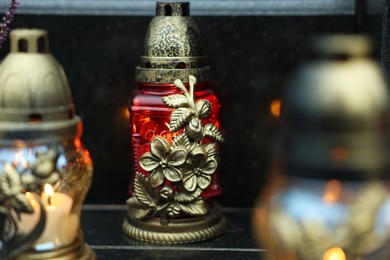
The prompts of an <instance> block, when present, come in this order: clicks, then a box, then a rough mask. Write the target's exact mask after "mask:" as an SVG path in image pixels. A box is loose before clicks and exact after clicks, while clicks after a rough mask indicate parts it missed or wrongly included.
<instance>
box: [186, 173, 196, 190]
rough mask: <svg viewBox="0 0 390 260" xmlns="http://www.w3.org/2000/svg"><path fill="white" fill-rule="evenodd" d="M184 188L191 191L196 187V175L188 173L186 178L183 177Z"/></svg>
mask: <svg viewBox="0 0 390 260" xmlns="http://www.w3.org/2000/svg"><path fill="white" fill-rule="evenodd" d="M183 183H184V188H185V189H186V190H187V191H189V192H192V191H194V190H195V189H196V176H195V174H192V175H189V176H188V177H187V178H184V181H183Z"/></svg>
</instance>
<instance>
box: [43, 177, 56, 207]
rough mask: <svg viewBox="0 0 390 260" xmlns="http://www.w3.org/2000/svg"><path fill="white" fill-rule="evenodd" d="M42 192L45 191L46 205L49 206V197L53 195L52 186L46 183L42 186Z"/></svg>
mask: <svg viewBox="0 0 390 260" xmlns="http://www.w3.org/2000/svg"><path fill="white" fill-rule="evenodd" d="M44 190H45V195H46V196H47V204H48V205H49V206H51V196H53V195H54V190H53V186H51V185H50V184H48V183H46V184H45V186H44Z"/></svg>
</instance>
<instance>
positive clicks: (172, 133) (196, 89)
mask: <svg viewBox="0 0 390 260" xmlns="http://www.w3.org/2000/svg"><path fill="white" fill-rule="evenodd" d="M156 12H157V14H156V17H154V19H153V20H152V21H151V23H150V25H149V28H148V32H147V36H146V42H145V53H144V56H141V64H140V66H139V67H137V68H136V81H137V84H138V90H136V91H135V93H134V95H133V97H132V98H131V100H130V107H129V110H130V115H131V116H130V128H131V145H132V151H133V170H134V173H135V174H134V177H133V180H132V183H131V185H130V193H131V195H132V197H131V198H130V199H129V200H128V202H127V204H128V206H129V212H128V216H127V218H126V220H125V222H124V224H123V230H124V232H125V233H126V234H127V235H129V236H131V237H134V238H136V239H139V240H144V241H148V242H155V243H188V242H195V241H201V240H205V239H209V238H212V237H214V236H217V235H219V234H221V233H222V232H223V231H224V230H225V228H226V222H225V219H224V217H223V215H222V213H221V211H220V208H219V206H218V205H217V204H216V203H215V202H213V201H212V200H211V198H212V197H214V196H216V195H218V194H219V193H220V192H221V191H220V186H219V184H218V181H217V175H216V169H217V165H218V163H219V158H218V145H217V142H222V141H223V137H222V135H221V133H220V132H219V111H220V108H219V103H218V100H217V98H216V96H215V95H214V93H213V91H212V90H211V89H210V87H209V85H210V84H209V75H210V67H209V66H208V65H207V59H206V57H205V56H204V52H203V47H202V44H201V37H200V33H199V30H198V27H197V25H196V24H195V22H194V20H193V19H192V18H191V17H190V16H189V3H177V2H175V3H157V8H156Z"/></svg>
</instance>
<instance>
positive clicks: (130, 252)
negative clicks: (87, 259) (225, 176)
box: [81, 205, 266, 260]
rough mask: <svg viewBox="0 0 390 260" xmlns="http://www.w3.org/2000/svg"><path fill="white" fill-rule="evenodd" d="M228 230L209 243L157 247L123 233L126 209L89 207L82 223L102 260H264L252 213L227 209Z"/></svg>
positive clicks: (87, 241) (86, 235) (244, 210)
mask: <svg viewBox="0 0 390 260" xmlns="http://www.w3.org/2000/svg"><path fill="white" fill-rule="evenodd" d="M223 212H224V214H225V217H226V219H227V221H228V230H227V231H226V233H225V234H223V235H222V236H220V237H217V238H214V239H212V240H209V241H205V242H199V243H192V244H186V245H156V244H150V243H144V242H140V241H136V240H134V239H132V238H129V237H127V236H125V235H124V234H123V233H122V231H121V225H122V222H123V220H124V218H125V216H126V209H125V207H123V206H110V205H102V206H88V205H87V206H85V207H84V208H83V211H82V217H81V224H82V228H83V231H84V236H85V242H86V243H87V244H88V245H89V246H90V247H91V248H92V249H93V250H94V251H95V253H96V255H97V257H98V259H118V260H119V259H262V256H264V255H265V254H266V251H265V250H261V249H258V248H256V246H255V244H254V242H253V240H252V235H251V229H250V221H251V219H250V218H251V211H250V209H246V208H223Z"/></svg>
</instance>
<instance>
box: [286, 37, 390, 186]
mask: <svg viewBox="0 0 390 260" xmlns="http://www.w3.org/2000/svg"><path fill="white" fill-rule="evenodd" d="M311 50H312V51H313V53H314V54H317V55H315V56H317V58H316V59H313V60H310V61H309V62H307V63H306V64H305V65H303V66H302V67H301V68H300V69H299V70H298V72H297V73H296V74H295V76H294V77H293V78H292V80H291V81H290V84H289V85H288V86H287V92H286V96H285V100H284V103H283V112H282V114H283V117H284V121H285V126H284V129H283V134H282V140H283V145H282V146H281V147H280V148H281V150H280V152H281V153H282V154H283V157H284V158H285V160H286V163H287V167H288V168H289V169H288V170H287V171H288V172H289V173H291V174H294V175H301V176H307V177H311V178H345V179H356V178H361V177H363V178H366V177H367V174H368V173H369V174H370V175H371V176H372V175H380V174H385V173H386V172H387V169H388V166H389V160H388V156H389V154H390V153H389V124H390V120H389V118H390V114H389V113H390V103H389V102H390V101H389V94H388V90H387V85H386V82H385V79H384V76H383V73H382V70H381V68H380V67H379V66H378V64H377V63H376V62H374V61H373V60H372V59H370V58H369V55H370V53H371V43H370V41H369V39H367V38H366V37H364V36H358V35H354V36H352V35H351V36H347V35H340V36H327V37H320V38H317V39H315V40H314V41H313V42H312V44H311Z"/></svg>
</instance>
